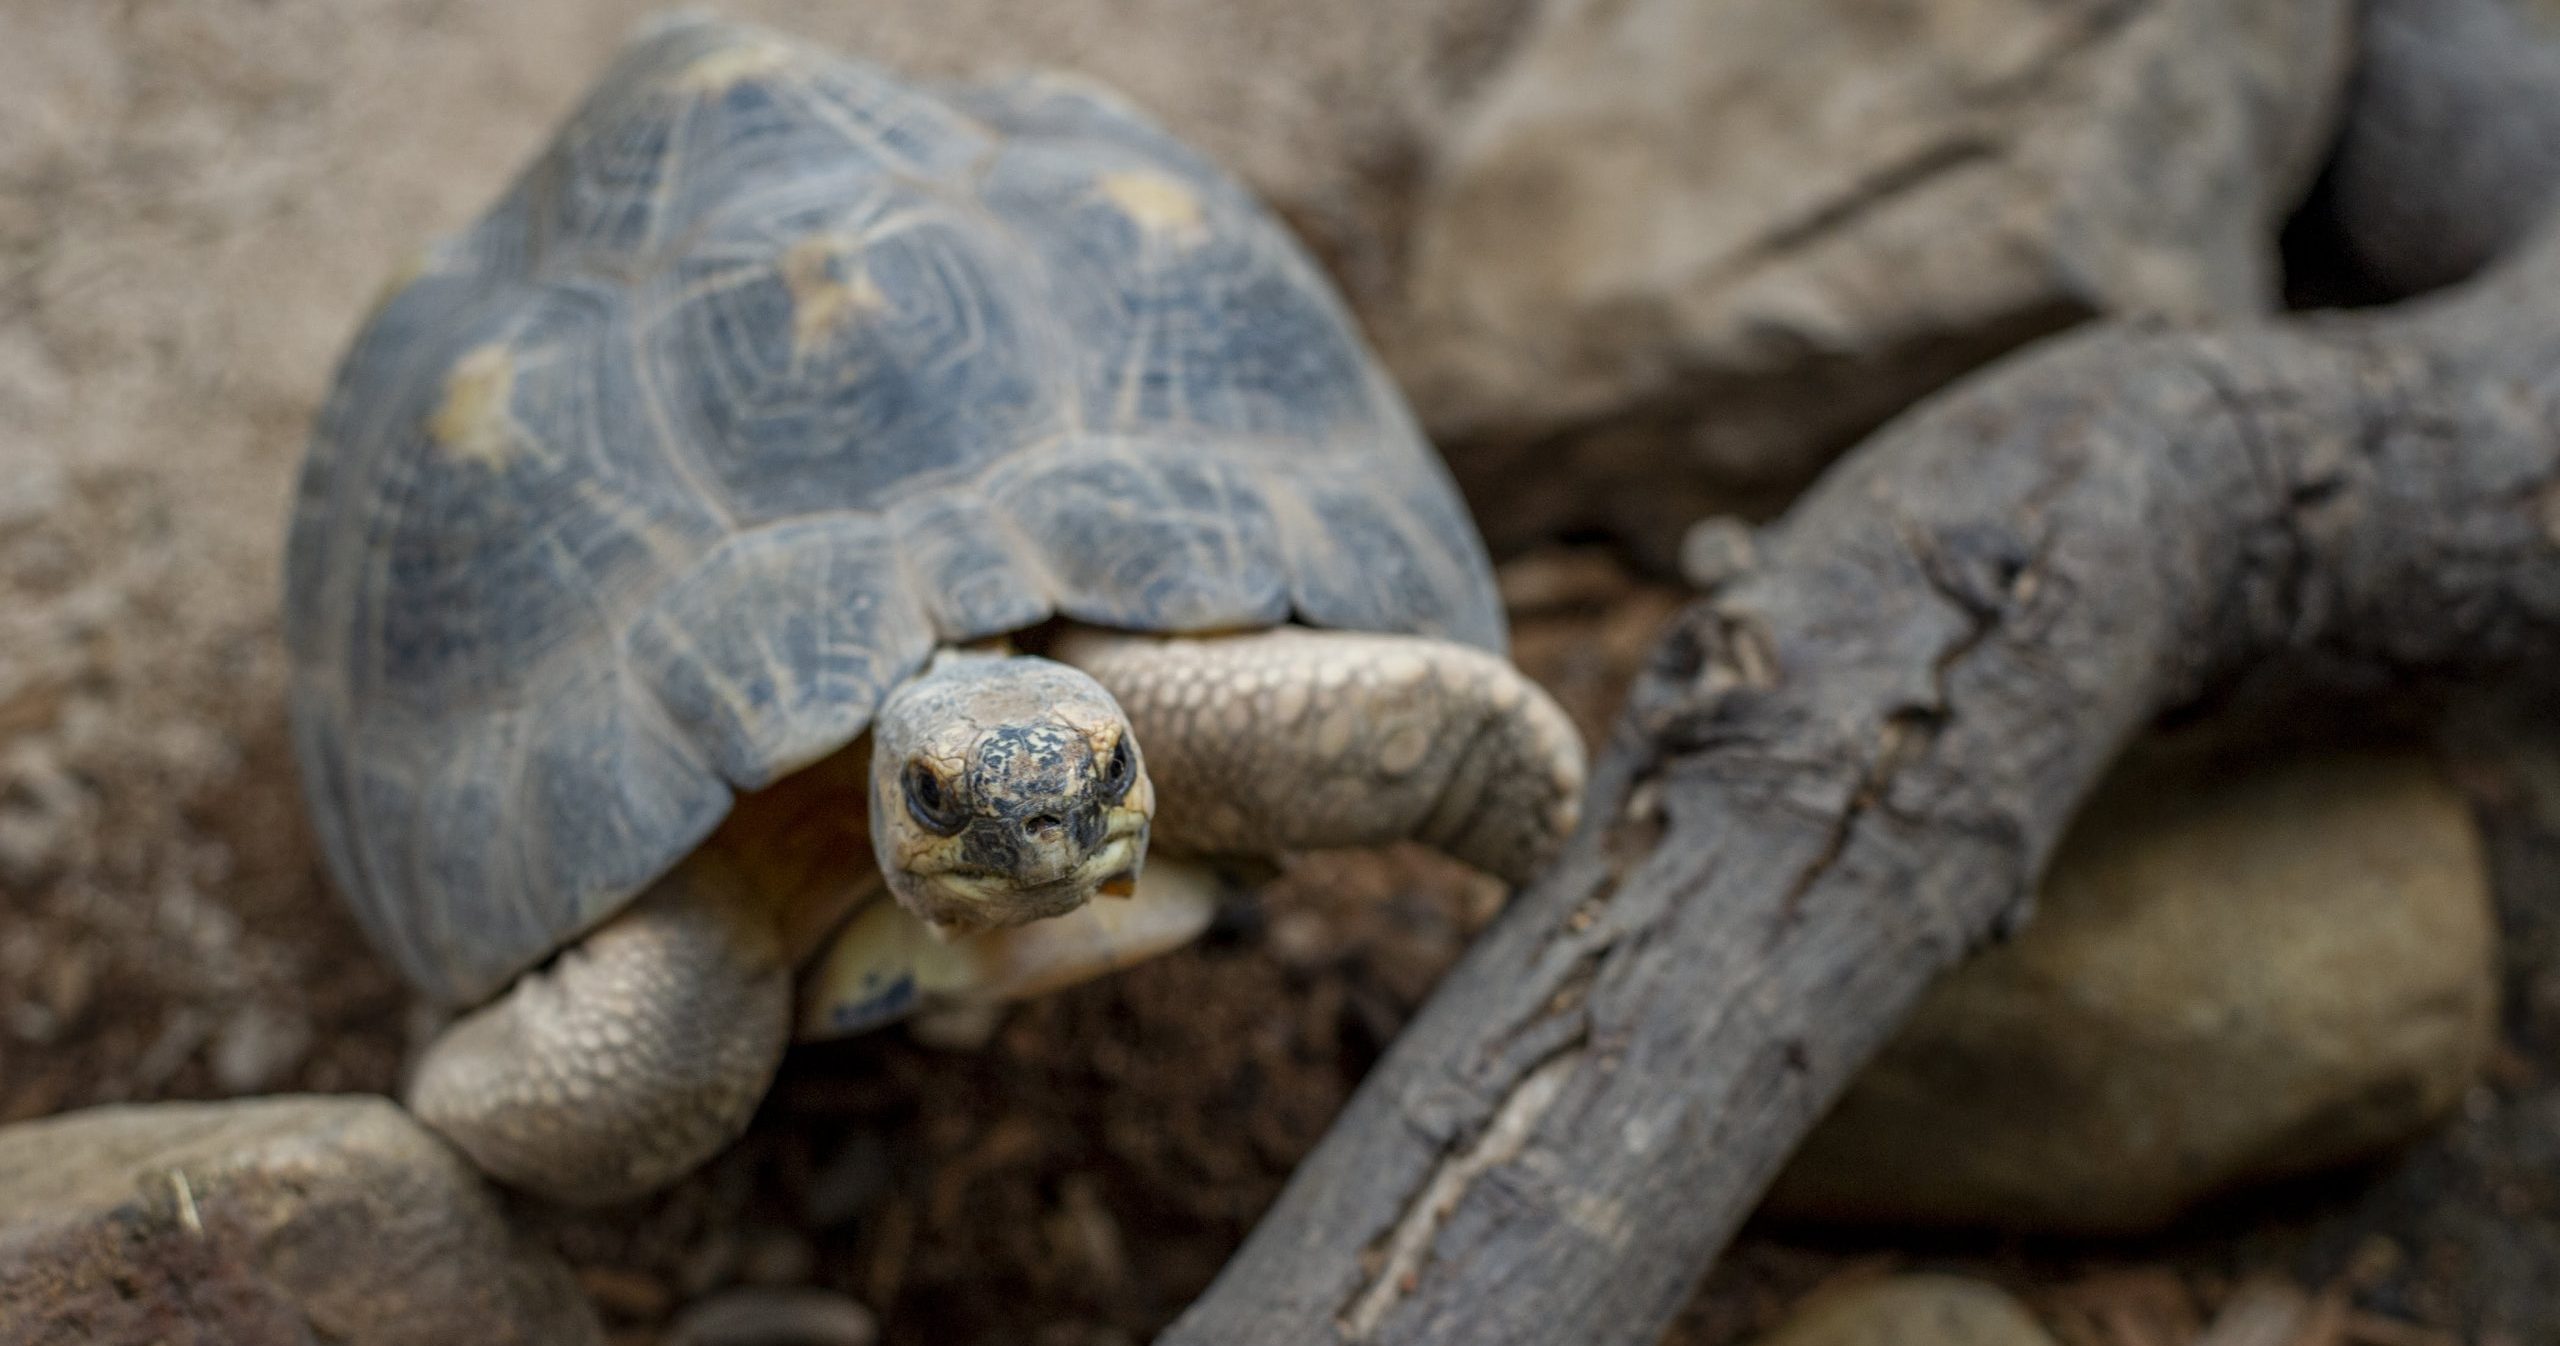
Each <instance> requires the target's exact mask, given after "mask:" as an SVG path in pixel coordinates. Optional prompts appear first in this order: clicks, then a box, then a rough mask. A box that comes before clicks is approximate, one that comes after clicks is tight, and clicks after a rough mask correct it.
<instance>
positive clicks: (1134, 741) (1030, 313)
mask: <svg viewBox="0 0 2560 1346" xmlns="http://www.w3.org/2000/svg"><path fill="white" fill-rule="evenodd" d="M287 552H288V554H287V565H286V569H287V576H286V595H285V607H286V629H287V637H288V643H289V646H290V653H291V668H292V675H291V692H290V697H291V716H292V724H293V731H294V738H295V744H296V754H297V759H298V765H299V768H300V771H301V774H302V777H303V780H304V785H305V792H306V795H307V797H308V801H309V805H310V810H311V813H312V815H313V817H314V819H315V820H316V827H317V831H318V834H319V836H320V839H321V842H322V847H323V850H324V851H325V853H326V858H327V864H328V867H329V870H330V872H331V875H332V877H333V879H334V882H335V886H336V888H337V889H338V890H339V892H340V893H341V894H342V895H343V896H344V897H345V899H346V900H347V902H348V903H349V905H350V906H351V907H352V908H353V910H354V912H355V915H356V916H357V918H358V920H359V921H360V923H361V924H362V926H363V927H364V929H365V931H366V933H367V935H368V936H369V938H370V939H371V940H372V941H373V942H374V943H375V944H377V945H378V946H379V947H380V949H381V950H382V951H383V952H384V954H385V955H386V956H387V957H388V958H389V959H390V960H391V961H392V962H393V963H395V964H397V966H398V967H399V968H400V970H401V971H402V972H403V973H404V974H405V975H406V976H407V977H408V978H409V979H410V980H411V981H413V982H414V983H415V984H416V985H417V986H418V987H419V988H421V989H422V990H423V991H424V992H425V993H427V994H428V995H429V996H431V997H433V998H435V999H437V1000H439V1001H442V1002H444V1003H446V1004H448V1005H450V1006H452V1007H454V1008H455V1009H456V1010H458V1011H460V1012H461V1013H460V1017H459V1018H457V1019H456V1020H455V1021H453V1022H452V1023H451V1024H450V1025H449V1026H448V1027H447V1028H446V1029H445V1030H444V1031H443V1032H442V1034H441V1035H440V1036H439V1037H438V1038H437V1039H436V1040H435V1041H434V1042H433V1043H431V1044H430V1045H429V1046H428V1048H427V1049H426V1051H425V1053H424V1055H423V1057H422V1058H421V1060H420V1062H419V1063H418V1065H417V1068H416V1070H415V1072H414V1074H413V1076H412V1078H411V1080H410V1082H409V1085H408V1088H407V1098H408V1101H409V1103H410V1106H411V1107H412V1108H413V1110H414V1111H416V1112H417V1114H418V1115H419V1116H420V1117H421V1118H422V1119H424V1120H425V1121H426V1122H428V1123H429V1124H430V1125H432V1126H434V1127H435V1128H436V1129H438V1130H439V1131H441V1132H442V1133H443V1134H444V1135H445V1136H446V1137H448V1138H449V1139H451V1140H452V1141H453V1142H454V1143H456V1144H457V1145H458V1146H459V1148H461V1149H462V1150H463V1151H464V1152H465V1153H467V1154H468V1155H469V1156H470V1157H471V1158H472V1159H473V1160H474V1161H475V1162H476V1163H477V1164H479V1166H480V1167H481V1168H482V1169H483V1170H484V1171H486V1172H487V1173H489V1174H490V1175H491V1176H493V1177H495V1178H497V1179H499V1180H501V1181H504V1182H507V1183H509V1184H511V1185H514V1186H517V1187H520V1188H525V1189H529V1190H531V1191H533V1192H536V1193H538V1194H542V1195H545V1196H549V1197H552V1198H555V1199H558V1200H563V1201H571V1202H602V1201H612V1200H618V1199H622V1198H625V1197H628V1196H631V1195H635V1194H638V1193H641V1192H645V1191H648V1190H651V1189H653V1188H655V1187H658V1186H660V1185H663V1184H665V1183H667V1182H669V1181H671V1180H673V1179H674V1178H675V1177H677V1176H679V1175H681V1174H682V1173H684V1172H686V1171H687V1170H689V1169H690V1168H692V1167H693V1166H695V1165H696V1164H698V1163H699V1162H701V1161H702V1160H703V1159H704V1158H706V1157H707V1156H708V1155H710V1154H711V1153H713V1152H715V1151H716V1150H718V1149H719V1148H720V1147H721V1146H723V1145H724V1144H726V1143H727V1142H728V1141H729V1140H731V1139H733V1138H734V1137H735V1136H736V1134H737V1133H738V1132H740V1131H741V1130H742V1129H743V1128H744V1126H745V1123H746V1120H747V1118H748V1116H749V1114H750V1113H751V1112H752V1111H753V1109H754V1107H755V1106H756V1104H757V1102H758V1101H759V1099H760V1098H761V1096H762V1095H763V1093H764V1092H765V1090H766V1088H767V1087H768V1085H769V1083H770V1081H771V1078H772V1076H773V1074H774V1072H775V1070H776V1069H777V1067H778V1063H779V1061H780V1058H781V1056H782V1054H783V1052H784V1050H785V1048H786V1047H787V1045H788V1043H789V1042H790V1041H791V1040H792V1038H793V1037H794V1035H795V1032H796V1033H797V1034H798V1035H799V1036H802V1037H810V1036H824V1035H828V1034H835V1033H844V1032H850V1031H855V1030H859V1029H863V1028H867V1027H870V1026H873V1025H876V1024H879V1023H882V1022H886V1021H888V1020H890V1019H894V1018H896V1017H898V1016H899V1015H901V1014H904V1013H907V1012H909V1011H911V1010H913V1009H915V1008H917V1007H918V1006H920V1005H932V1004H966V1003H992V1002H995V1001H1000V1000H1002V999H1005V998H1009V997H1012V996H1018V995H1024V994H1029V993H1032V992H1034V991H1038V990H1042V989H1046V988H1048V987H1051V986H1055V985H1061V984H1064V983H1066V982H1069V981H1073V980H1076V979H1079V978H1081V977H1085V976H1090V975H1095V974H1098V973H1100V972H1102V971H1105V970H1107V969H1109V968H1112V967H1116V966H1120V965H1122V964H1125V963H1127V962H1130V961H1132V960H1134V959H1136V958H1140V957H1144V956H1146V955H1148V954H1150V953H1153V952H1155V951H1157V950H1159V949H1161V948H1164V947H1169V946H1170V945H1172V944H1177V943H1179V942H1181V941H1182V940H1184V939H1187V938H1189V937H1190V936H1191V935H1193V934H1195V933H1197V932H1198V931H1199V930H1200V929H1201V928H1202V926H1203V925H1204V924H1205V919H1206V917H1205V913H1206V911H1207V910H1208V909H1209V907H1210V906H1212V905H1214V901H1215V886H1214V885H1213V884H1207V883H1204V882H1202V881H1201V880H1200V878H1199V874H1200V871H1199V870H1198V869H1197V868H1196V862H1197V861H1198V860H1215V859H1217V858H1219V857H1243V858H1245V859H1246V860H1247V862H1250V861H1251V860H1252V859H1254V858H1257V857H1259V858H1264V859H1268V858H1271V857H1277V856H1280V855H1284V854H1286V853H1289V852H1293V851H1298V850H1304V849H1312V848H1321V847H1332V846H1351V845H1370V844H1380V843H1386V842H1391V841H1397V840H1406V839H1411V840H1418V841H1420V842H1423V843H1426V844H1429V845H1433V846H1436V847H1438V848H1440V849H1442V850H1444V851H1446V852H1447V853H1449V854H1451V855H1453V856H1455V857H1457V858H1458V859H1460V860H1463V861H1466V862H1468V863H1471V864H1473V865H1475V866H1477V867H1479V868H1481V869H1484V870H1486V871H1488V872H1490V873H1491V874H1493V875H1495V876H1498V877H1500V878H1502V879H1505V880H1509V881H1513V882H1518V881H1520V880H1522V879H1523V878H1524V877H1525V876H1526V875H1528V874H1530V873H1531V872H1532V871H1533V870H1535V869H1536V868H1537V867H1538V865H1539V864H1540V863H1541V862H1542V861H1543V860H1545V859H1546V858H1547V857H1549V856H1550V855H1551V854H1552V853H1553V851H1554V850H1555V849H1556V848H1557V847H1558V845H1559V844H1560V842H1561V839H1562V838H1563V837H1564V835H1565V834H1566V833H1567V832H1568V831H1570V829H1571V828H1572V826H1573V824H1574V819H1575V810H1576V806H1577V799H1578V796H1579V793H1580V784H1581V780H1582V772H1583V755H1582V747H1581V744H1580V741H1579V740H1578V738H1577V737H1576V735H1575V732H1574V730H1573V728H1572V726H1571V724H1570V722H1569V721H1568V720H1567V719H1566V717H1565V716H1564V714H1563V713H1562V711H1560V710H1559V709H1558V708H1557V707H1556V705H1555V703H1554V702H1553V701H1552V700H1550V699H1549V698H1548V697H1547V696H1546V695H1545V694H1544V693H1542V692H1541V691H1540V690H1539V689H1538V687H1537V686H1536V685H1535V684H1534V683H1532V682H1530V681H1529V680H1528V679H1527V678H1526V677H1525V676H1523V675H1522V674H1521V673H1520V672H1519V671H1518V670H1517V669H1516V668H1514V667H1513V666H1512V665H1511V664H1510V663H1509V662H1508V661H1507V660H1506V658H1505V657H1504V654H1503V651H1504V643H1505V639H1506V635H1505V629H1504V621H1503V614H1502V611H1501V608H1500V606H1499V604H1498V602H1497V600H1496V596H1495V591H1494V586H1493V582H1492V568H1491V564H1490V562H1489V560H1488V559H1487V557H1486V555H1485V552H1484V548H1483V544H1482V542H1481V541H1480V539H1479V538H1478V536H1477V534H1476V532H1475V530H1474V526H1473V524H1472V523H1471V522H1470V520H1469V519H1468V517H1467V515H1466V513H1465V511H1464V509H1463V507H1462V505H1461V503H1460V501H1459V499H1458V496H1457V494H1456V491H1455V489H1454V487H1453V486H1452V484H1451V482H1450V480H1449V477H1448V475H1447V472H1446V469H1445V468H1444V467H1443V465H1442V464H1441V463H1440V461H1439V460H1438V458H1437V457H1436V456H1435V455H1434V454H1433V452H1432V450H1431V448H1430V447H1429V445H1427V444H1426V443H1425V442H1424V440H1423V439H1422V437H1421V435H1420V433H1419V432H1418V430H1417V429H1416V427H1415V423H1414V421H1413V418H1412V417H1411V415H1410V413H1409V412H1408V411H1407V409H1406V407H1405V405H1404V403H1403V401H1402V399H1401V397H1400V395H1399V394H1398V393H1397V391H1396V390H1395V388H1394V387H1393V386H1392V385H1391V384H1390V382H1389V381H1388V379H1387V378H1386V377H1385V375H1384V374H1383V373H1382V372H1381V371H1380V368H1379V366H1378V364H1377V361H1376V360H1375V358H1374V356H1373V355H1372V354H1371V353H1370V352H1369V350H1368V349H1367V347H1366V346H1365V345H1364V344H1363V342H1362V340H1361V338H1360V337H1359V336H1358V334H1357V333H1356V331H1355V329H1354V327H1353V325H1352V323H1351V321H1350V319H1349V317H1348V316H1347V314H1346V312H1345V310H1344V308H1343V306H1342V304H1341V303H1340V301H1339V300H1338V298H1337V297H1336V296H1335V295H1334V293H1333V291H1332V290H1331V288H1330V287H1329V286H1328V284H1327V283H1326V282H1325V280H1324V279H1323V278H1322V277H1321V275H1320V273H1319V272H1318V271H1317V269H1316V267H1315V265H1314V264H1313V263H1312V261H1311V260H1310V259H1309V258H1308V257H1307V256H1306V255H1305V254H1304V253H1303V252H1302V251H1301V250H1300V248H1299V247H1298V246H1297V245H1296V244H1295V243H1294V241H1293V240H1292V239H1291V238H1290V236H1289V234H1288V233H1287V231H1286V230H1285V229H1284V228H1283V227H1282V226H1281V225H1280V224H1279V223H1278V222H1277V221H1276V220H1275V219H1274V218H1273V217H1272V216H1271V215H1269V214H1268V213H1267V212H1266V211H1265V210H1264V209H1263V208H1262V207H1261V206H1260V205H1259V204H1258V203H1257V202H1256V201H1254V200H1253V199H1252V198H1251V197H1250V196H1249V195H1248V194H1247V193H1246V192H1245V191H1244V190H1243V189H1242V188H1240V187H1239V186H1238V185H1237V184H1236V183H1234V182H1232V181H1231V180H1230V179H1228V178H1227V177H1226V176H1225V175H1224V174H1222V173H1221V172H1220V171H1218V170H1217V169H1216V168H1214V167H1213V166H1211V165H1210V164H1209V163H1208V162H1206V161H1205V160H1204V159H1203V158H1202V157H1201V156H1200V155H1198V154H1196V153H1195V152H1193V151H1192V150H1190V149H1189V148H1187V147H1186V146H1185V145H1183V144H1182V143H1180V142H1178V141H1177V140H1176V139H1174V138H1173V137H1172V136H1171V135H1169V134H1168V133H1166V132H1165V131H1163V130H1161V129H1159V128H1158V127H1157V126H1155V125H1154V124H1152V123H1151V122H1150V121H1148V120H1147V119H1146V118H1145V117H1144V116H1143V115H1141V114H1139V113H1138V112H1136V111H1134V110H1133V109H1132V108H1131V107H1130V106H1128V105H1127V104H1125V103H1124V102H1122V101H1121V100H1120V99H1118V98H1117V97H1116V96H1114V95H1112V94H1111V93H1109V92H1108V91H1106V90H1104V89H1101V88H1099V87H1095V86H1093V85H1090V84H1087V83H1084V82H1081V81H1078V80H1075V79H1072V78H1069V77H1065V76H1059V75H1049V74H1025V75H1020V76H1014V77H1008V78H1004V79H1000V80H994V81H989V82H983V83H973V84H967V85H960V84H949V85H943V84H926V83H922V82H912V81H906V80H902V79H900V78H897V77H893V76H892V75H890V74H888V73H886V72H884V71H882V70H880V69H877V68H874V67H871V66H868V65H865V64H862V63H860V62H858V61H855V60H851V59H845V58H841V57H837V56H833V55H830V54H828V53H826V52H824V51H821V50H819V49H816V48H814V47H811V46H808V45H803V44H802V43H800V42H798V41H795V40H793V39H790V38H787V37H784V36H781V35H779V34H776V33H773V32H770V31H767V30H764V29H761V28H755V27H750V26H744V25H735V24H729V23H724V22H720V21H715V20H711V19H707V18H698V17H691V16H683V17H677V18H674V19H669V20H661V21H659V22H658V23H656V24H654V25H652V26H650V27H648V28H646V29H644V30H642V31H641V32H640V33H639V34H637V35H635V37H634V38H633V40H632V41H631V42H630V43H629V44H628V45H627V46H626V47H625V49H624V50H623V52H622V53H621V54H620V55H619V56H618V57H617V58H616V60H615V61H614V62H613V64H612V65H611V67H610V68H609V69H608V70H607V71H606V73H605V74H604V75H603V77H602V78H601V81H600V83H599V84H598V86H597V87H596V88H595V90H594V91H593V92H592V93H591V94H590V95H589V96H588V97H587V99H586V100H585V101H584V103H583V104H581V105H580V107H579V108H578V109H577V110H576V111H575V112H573V113H572V114H571V116H570V118H569V120H568V121H567V123H566V124H565V126H564V127H563V128H562V129H561V130H560V132H559V133H558V135H557V137H556V138H555V139H554V141H553V142H552V143H551V144H550V145H549V147H548V148H547V149H546V150H544V151H543V152H542V153H541V154H540V155H539V156H538V157H537V158H536V160H535V161H534V162H533V163H532V164H531V166H530V167H529V168H527V169H526V170H525V171H524V172H523V173H522V174H521V175H520V176H519V177H518V178H517V180H516V181H515V182H514V183H513V184H512V185H511V186H510V187H509V188H508V189H507V190H506V191H505V192H504V193H503V195H502V196H501V197H500V199H499V200H498V201H497V202H496V204H495V205H493V206H492V207H491V208H490V209H489V210H488V212H487V213H486V214H485V215H483V216H482V217H480V218H479V219H478V220H477V221H476V222H474V223H472V224H471V225H470V226H468V227H467V228H466V229H465V230H463V231H462V232H461V233H460V234H458V235H457V236H455V237H452V238H450V239H448V240H445V241H443V242H441V243H439V244H437V245H435V246H433V247H431V248H430V249H429V250H428V251H427V252H426V254H425V255H424V256H423V257H422V258H421V259H420V260H419V261H418V262H417V263H415V264H414V265H413V267H412V268H411V270H410V271H409V273H408V274H406V275H405V276H404V277H403V278H402V279H401V281H400V282H398V283H397V284H396V285H395V286H394V287H393V288H392V290H391V291H389V292H388V294H387V297H386V298H384V299H383V300H381V301H380V302H379V303H378V304H377V305H376V307H375V309H374V310H373V312H372V313H371V315H370V316H369V317H368V318H367V320H366V322H365V323H364V325H363V327H362V329H361V331H360V332H359V333H358V335H357V336H356V338H355V339H354V341H353V344H352V346H351V348H350V350H349V351H348V353H347V354H346V355H345V357H344V359H343V362H342V364H341V366H340V368H339V370H338V372H337V375H336V379H335V382H334V385H333V387H332V390H331V392H330V395H329V397H328V399H327V400H326V402H325V404H324V405H323V407H322V409H321V411H320V413H319V416H318V417H317V420H316V424H315V427H314V430H313V434H312V438H311V443H310V449H309V454H308V457H307V461H306V463H305V466H304V469H303V473H302V476H301V479H300V485H299V488H298V492H297V497H296V501H295V511H294V517H293V522H292V526H291V535H290V539H289V543H288V549H287ZM1151 846H1153V847H1154V848H1155V849H1156V850H1157V851H1158V852H1160V853H1162V854H1165V855H1171V856H1175V857H1183V856H1189V857H1194V858H1195V867H1194V868H1191V869H1187V870H1186V869H1184V868H1181V867H1180V864H1181V862H1180V861H1179V860H1177V861H1175V862H1173V863H1170V864H1160V865H1158V866H1157V867H1155V868H1153V869H1148V868H1146V867H1145V861H1146V858H1147V856H1148V853H1149V850H1150V847H1151ZM884 894H885V898H884ZM1097 896H1098V897H1099V899H1100V900H1093V899H1096V898H1097ZM795 1002H796V1004H797V1006H798V1008H797V1011H796V1012H795V1008H794V1006H795Z"/></svg>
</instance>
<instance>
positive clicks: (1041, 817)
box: [1022, 813, 1064, 833]
mask: <svg viewBox="0 0 2560 1346" xmlns="http://www.w3.org/2000/svg"><path fill="white" fill-rule="evenodd" d="M1063 825H1064V824H1063V820H1061V819H1060V818H1059V817H1058V815H1056V814H1054V813H1035V814H1032V815H1031V816H1030V817H1028V818H1025V819H1023V820H1022V827H1023V830H1024V831H1027V832H1037V833H1049V832H1055V831H1057V830H1058V828H1059V827H1061V826H1063Z"/></svg>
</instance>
